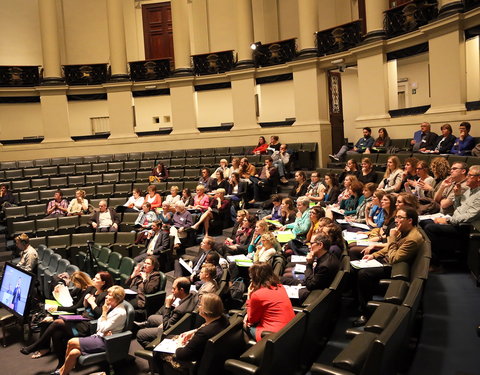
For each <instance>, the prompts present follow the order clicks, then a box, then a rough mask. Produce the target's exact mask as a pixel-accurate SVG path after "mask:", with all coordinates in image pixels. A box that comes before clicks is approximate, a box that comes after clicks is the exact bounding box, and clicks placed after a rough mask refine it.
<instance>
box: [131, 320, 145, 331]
mask: <svg viewBox="0 0 480 375" xmlns="http://www.w3.org/2000/svg"><path fill="white" fill-rule="evenodd" d="M133 324H135V325H136V326H137V327H138V329H142V328H146V327H147V321H144V322H133Z"/></svg>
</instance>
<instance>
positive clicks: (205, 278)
mask: <svg viewBox="0 0 480 375" xmlns="http://www.w3.org/2000/svg"><path fill="white" fill-rule="evenodd" d="M198 276H199V277H200V282H199V283H197V284H199V285H198V286H199V288H198V292H197V293H198V299H199V300H200V301H201V300H202V297H203V296H204V295H205V294H206V293H216V292H217V290H218V284H217V282H216V281H215V277H216V276H217V268H216V267H215V266H214V265H213V264H210V263H207V262H206V261H205V263H203V265H202V268H201V269H200V273H199V275H198Z"/></svg>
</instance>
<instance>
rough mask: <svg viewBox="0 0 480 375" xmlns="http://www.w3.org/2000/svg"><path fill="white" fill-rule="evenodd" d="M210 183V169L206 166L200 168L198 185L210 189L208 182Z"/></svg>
mask: <svg viewBox="0 0 480 375" xmlns="http://www.w3.org/2000/svg"><path fill="white" fill-rule="evenodd" d="M211 183H212V178H211V177H210V170H209V169H208V168H202V169H201V170H200V178H199V179H198V185H202V186H203V187H204V188H205V191H207V192H208V191H210V184H211Z"/></svg>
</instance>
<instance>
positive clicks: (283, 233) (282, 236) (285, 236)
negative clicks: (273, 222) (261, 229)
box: [273, 230, 295, 243]
mask: <svg viewBox="0 0 480 375" xmlns="http://www.w3.org/2000/svg"><path fill="white" fill-rule="evenodd" d="M273 234H275V237H277V241H278V242H280V243H286V242H288V241H290V240H293V239H294V238H295V235H294V234H293V232H292V231H291V230H276V231H275V232H273Z"/></svg>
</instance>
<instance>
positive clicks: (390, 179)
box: [378, 156, 403, 193]
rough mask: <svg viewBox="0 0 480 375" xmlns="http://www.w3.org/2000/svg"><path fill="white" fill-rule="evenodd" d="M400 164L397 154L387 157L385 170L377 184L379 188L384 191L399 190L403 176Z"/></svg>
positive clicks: (394, 191) (393, 191)
mask: <svg viewBox="0 0 480 375" xmlns="http://www.w3.org/2000/svg"><path fill="white" fill-rule="evenodd" d="M400 166H401V163H400V159H399V158H398V157H397V156H390V157H389V158H388V160H387V170H386V171H385V174H384V175H383V179H382V181H381V182H380V184H379V185H378V189H379V190H383V191H385V192H386V193H398V192H399V191H400V189H401V188H402V178H403V171H402V169H401V168H400Z"/></svg>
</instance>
